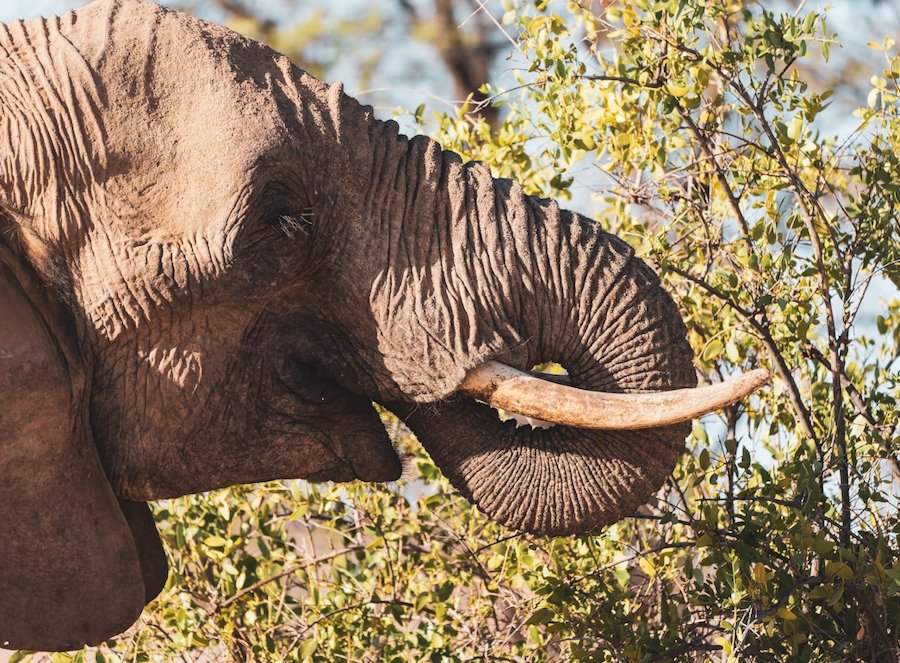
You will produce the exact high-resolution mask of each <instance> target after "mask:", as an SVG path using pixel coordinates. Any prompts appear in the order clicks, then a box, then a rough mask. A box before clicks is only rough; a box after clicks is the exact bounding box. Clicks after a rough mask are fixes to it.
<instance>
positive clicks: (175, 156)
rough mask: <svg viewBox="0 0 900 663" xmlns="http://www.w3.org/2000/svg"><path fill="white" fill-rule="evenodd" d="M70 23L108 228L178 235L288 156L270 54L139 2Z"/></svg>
mask: <svg viewBox="0 0 900 663" xmlns="http://www.w3.org/2000/svg"><path fill="white" fill-rule="evenodd" d="M79 17H80V18H79V20H78V21H77V22H76V23H75V24H74V25H73V27H72V39H73V43H75V44H76V46H77V48H78V49H79V50H80V51H81V52H82V53H84V54H85V57H86V58H87V59H88V61H90V62H93V63H94V68H95V71H96V79H97V81H98V85H99V87H100V88H101V98H102V99H103V109H102V110H101V113H100V115H101V116H102V119H103V123H104V129H105V132H106V146H107V149H108V151H109V167H108V169H107V172H106V176H105V178H103V180H102V181H101V182H99V184H100V185H101V188H102V189H103V190H104V191H105V192H106V193H107V194H110V195H111V197H112V198H114V199H115V200H116V201H118V202H119V204H120V205H123V206H124V207H125V209H120V210H117V214H116V216H117V217H119V218H120V221H123V220H127V219H128V218H129V217H131V223H132V224H133V225H138V226H141V225H143V226H144V228H134V229H133V230H134V231H136V232H139V231H141V230H146V229H149V228H154V229H156V230H160V231H162V232H165V231H166V230H172V231H177V234H183V233H184V232H190V231H196V230H198V227H197V226H202V225H205V224H206V223H207V222H208V221H209V220H210V219H213V218H215V219H219V218H220V217H221V215H222V213H223V210H224V211H227V210H229V209H230V208H231V207H233V205H234V203H235V201H234V197H235V196H237V195H239V194H240V192H241V191H242V190H243V189H244V188H245V187H246V185H247V182H248V180H249V178H250V177H251V175H252V174H253V173H255V172H258V171H259V170H260V165H261V164H264V163H265V162H266V161H268V160H272V159H277V158H278V155H279V154H282V153H283V152H284V151H285V150H286V149H288V147H289V145H288V144H289V142H290V135H291V134H290V132H289V131H288V129H287V123H286V122H285V110H286V109H283V108H281V107H280V104H279V95H278V94H277V81H278V80H280V79H281V78H283V76H284V72H285V71H286V69H287V68H288V67H289V65H287V64H286V63H285V62H283V58H281V57H280V56H277V55H276V54H275V53H274V52H272V51H270V50H269V49H267V48H266V47H264V46H262V45H261V44H258V43H256V42H253V41H252V40H249V39H246V38H244V37H241V36H240V35H238V34H236V33H234V32H232V31H230V30H227V29H225V28H222V27H219V26H215V25H211V24H208V23H205V22H203V21H200V20H198V19H195V18H193V17H190V16H187V15H185V14H181V13H177V12H173V11H170V10H167V9H164V8H162V7H159V6H157V5H155V4H153V3H150V2H144V1H143V0H112V1H111V0H104V1H102V2H98V3H94V4H92V5H89V6H88V7H86V8H84V9H83V10H81V12H80V13H79ZM100 26H102V29H97V28H98V27H100ZM129 206H131V207H132V208H133V209H132V210H131V211H132V212H133V213H132V214H129V213H128V211H129V210H128V209H127V208H128V207H129ZM151 210H152V212H151ZM122 217H124V219H123V218H122Z"/></svg>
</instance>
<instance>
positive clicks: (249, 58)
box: [0, 0, 765, 650]
mask: <svg viewBox="0 0 900 663" xmlns="http://www.w3.org/2000/svg"><path fill="white" fill-rule="evenodd" d="M545 362H558V363H560V364H561V365H563V366H564V367H565V368H566V369H567V371H568V378H567V384H562V383H560V381H559V380H557V381H553V380H550V379H548V378H546V376H542V375H540V374H535V373H533V372H532V369H533V368H534V367H535V366H537V365H540V364H542V363H545ZM764 379H765V375H764V374H762V373H758V372H754V373H748V374H747V375H744V376H742V377H738V378H736V379H735V380H734V381H726V382H724V383H718V384H716V385H712V386H705V387H697V377H696V372H695V369H694V367H693V353H692V351H691V348H690V346H689V345H688V343H687V341H686V328H685V326H684V324H683V322H682V319H681V317H680V315H679V313H678V310H677V308H676V306H675V304H674V302H673V299H672V298H671V296H670V295H669V294H668V293H667V292H666V291H665V290H664V289H663V288H662V286H661V284H660V279H659V278H658V276H657V275H656V274H655V273H654V272H653V270H652V269H651V268H650V267H649V266H648V265H647V264H646V263H645V262H643V261H642V260H641V259H639V258H638V257H637V256H636V255H635V252H634V250H633V249H632V248H631V247H630V246H629V245H628V244H627V243H625V242H624V241H622V240H620V239H619V238H617V237H615V236H613V235H611V234H609V233H606V232H604V231H603V230H601V229H600V227H599V225H598V224H597V223H596V222H594V221H592V220H589V219H587V218H585V217H582V216H580V215H578V214H575V213H572V212H569V211H566V210H564V209H561V208H560V207H559V206H558V205H557V204H556V203H555V202H553V201H548V200H545V199H541V198H537V197H531V196H528V195H525V193H524V192H523V190H522V188H521V187H520V186H519V185H518V184H517V183H515V182H512V181H509V180H505V179H494V178H492V176H491V174H490V171H489V170H488V168H487V167H486V166H485V165H483V164H481V163H477V162H470V163H465V162H464V161H463V160H462V159H461V158H460V157H459V156H458V155H456V154H453V153H451V152H446V151H443V150H442V149H441V147H440V146H439V145H438V144H437V143H435V142H434V141H433V140H430V139H428V138H425V137H422V136H416V137H413V138H407V137H406V136H404V135H401V134H400V133H399V128H398V125H397V124H396V123H395V122H393V121H381V120H379V119H376V118H375V117H374V115H373V110H372V108H371V107H368V106H364V105H360V104H359V103H358V102H356V101H355V100H354V99H352V98H351V97H350V96H348V95H346V94H345V93H344V92H343V89H342V87H341V85H340V84H325V83H323V82H320V81H319V80H316V79H315V78H313V77H311V76H310V75H308V74H307V73H305V72H303V71H301V70H300V69H298V68H297V67H295V66H294V65H293V64H291V63H290V62H289V61H288V59H287V58H285V57H283V56H281V55H279V54H277V53H275V52H274V51H272V50H270V49H269V48H267V47H266V46H264V45H262V44H259V43H257V42H255V41H252V40H250V39H247V38H244V37H242V36H240V35H238V34H236V33H234V32H231V31H230V30H228V29H226V28H224V27H221V26H217V25H214V24H210V23H207V22H204V21H202V20H199V19H197V18H194V17H191V16H188V15H186V14H183V13H179V12H176V11H173V10H170V9H167V8H163V7H161V6H159V5H157V4H155V3H153V2H150V1H149V0H97V1H96V2H93V3H91V4H88V5H86V6H84V7H83V8H81V9H79V10H77V11H74V12H70V13H68V14H66V15H64V16H61V17H54V18H48V19H35V20H30V21H22V22H15V23H11V24H8V25H2V26H0V394H2V409H0V522H2V523H3V525H4V532H3V533H4V536H3V540H2V542H0V646H5V647H12V648H27V649H36V650H67V649H73V648H78V647H81V646H83V645H85V644H88V645H93V644H97V643H99V642H101V641H103V640H105V639H106V638H109V637H110V636H112V635H114V634H117V633H120V632H122V631H124V630H126V629H127V628H128V627H129V626H130V625H131V624H132V623H133V622H134V621H135V620H136V619H137V618H138V616H139V615H140V613H141V611H142V609H143V607H144V606H145V605H146V604H147V603H148V602H149V601H151V600H152V599H153V598H154V597H155V596H156V595H157V594H158V593H159V592H160V591H161V589H162V587H163V586H164V584H165V582H166V576H167V567H166V558H165V554H164V552H163V550H162V547H161V544H160V540H159V537H158V535H157V532H156V529H155V526H154V523H153V518H152V515H151V513H150V510H149V507H148V506H147V502H148V501H152V500H157V499H163V498H170V497H175V496H181V495H186V494H190V493H196V492H200V491H206V490H211V489H215V488H221V487H226V486H230V485H234V484H240V483H252V482H259V481H266V480H273V479H291V478H302V479H307V480H310V481H337V482H343V481H352V480H362V481H368V482H387V481H392V480H395V479H397V478H398V477H399V476H400V474H401V461H400V459H399V457H398V454H397V452H396V451H395V450H394V448H393V446H392V443H391V441H390V439H389V437H388V435H387V433H386V432H385V428H384V426H383V425H382V423H381V420H380V418H379V415H378V413H377V411H376V409H375V408H374V406H373V402H374V403H380V404H383V405H384V406H385V407H387V408H388V409H390V410H391V411H393V412H394V413H396V414H397V415H398V416H399V417H401V418H402V419H403V420H404V421H405V422H406V424H407V425H408V426H409V427H410V429H411V430H412V431H413V432H414V433H415V434H416V435H417V437H418V439H419V440H420V441H421V442H422V444H423V445H424V447H425V449H426V450H427V451H428V452H429V453H430V454H431V456H432V457H433V458H434V460H435V462H436V463H437V465H438V466H439V467H440V468H441V470H442V471H443V472H444V473H445V475H446V476H447V477H448V478H449V480H450V481H451V482H452V484H453V485H454V486H455V487H456V489H457V490H459V492H460V493H461V494H463V495H464V496H465V497H467V498H468V499H469V500H471V501H472V502H473V503H474V504H476V505H477V506H478V507H479V508H480V509H481V510H482V511H483V512H484V513H486V514H487V515H488V516H490V517H491V518H493V519H495V520H496V521H498V522H500V523H503V524H504V525H506V526H508V527H510V528H513V529H516V530H521V531H527V532H532V533H534V534H539V535H571V534H578V533H583V532H592V531H597V530H598V528H601V527H603V526H605V525H608V524H610V523H613V522H616V521H617V520H619V519H621V518H623V517H625V516H628V515H629V514H631V513H633V512H634V510H635V509H636V508H637V507H638V506H639V505H641V504H643V503H644V502H646V501H647V500H648V499H649V498H650V496H651V495H652V494H653V493H654V492H655V491H657V490H658V489H659V488H660V486H661V485H662V483H663V481H664V479H665V477H666V476H667V475H668V474H669V473H670V472H671V470H672V468H673V467H674V464H675V462H676V460H677V458H678V456H679V455H680V454H681V452H682V451H683V449H684V445H685V438H686V435H687V433H688V431H689V428H690V423H689V421H690V419H691V418H692V417H696V416H699V415H700V414H703V413H704V412H709V411H712V410H715V409H717V408H720V407H722V406H723V405H727V404H729V403H734V402H736V401H737V400H738V399H740V398H742V397H744V396H746V395H747V394H748V393H750V392H751V391H752V390H753V389H754V388H756V387H757V386H758V385H759V384H760V383H761V382H762V381H763V380H764ZM563 382H565V381H563ZM494 408H503V409H506V410H509V411H511V412H518V413H521V414H523V415H527V416H531V417H537V418H539V419H543V420H545V421H548V422H550V423H555V424H556V425H554V426H552V427H549V428H546V427H531V426H527V425H526V426H517V425H516V423H515V422H512V421H501V419H500V418H499V417H498V416H497V413H496V411H495V409H494Z"/></svg>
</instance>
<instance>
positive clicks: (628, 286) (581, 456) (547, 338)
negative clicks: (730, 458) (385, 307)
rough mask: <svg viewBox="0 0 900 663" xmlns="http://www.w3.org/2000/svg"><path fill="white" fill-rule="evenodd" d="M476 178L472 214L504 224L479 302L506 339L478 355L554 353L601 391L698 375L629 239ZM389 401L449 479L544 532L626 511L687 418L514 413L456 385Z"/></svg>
mask: <svg viewBox="0 0 900 663" xmlns="http://www.w3.org/2000/svg"><path fill="white" fill-rule="evenodd" d="M474 179H475V185H476V186H478V187H480V189H481V195H479V196H473V197H471V198H470V200H476V201H478V202H477V203H476V204H475V208H474V209H469V219H470V222H471V220H473V219H477V221H478V223H479V224H484V223H490V224H496V226H497V227H498V228H499V230H498V231H496V232H493V233H490V236H493V237H496V238H498V240H497V241H498V243H497V245H495V246H486V247H482V250H483V251H487V252H489V253H490V254H491V255H494V256H496V259H495V260H496V262H497V263H498V267H497V268H496V269H495V270H494V273H495V280H494V281H493V282H492V283H489V284H488V285H487V287H484V286H483V284H482V285H481V286H479V287H478V288H476V289H477V290H478V291H479V292H481V293H482V294H484V295H485V297H486V303H484V304H482V305H481V310H482V315H487V316H488V317H489V318H490V319H493V320H498V319H499V320H501V321H502V322H500V323H497V324H496V325H495V328H497V329H500V330H503V332H504V333H503V337H504V341H505V342H504V344H503V348H502V350H500V351H495V352H493V353H492V354H491V355H490V356H489V357H478V360H479V361H481V360H483V359H485V358H487V359H496V360H499V361H503V362H504V363H507V364H509V365H511V366H514V367H515V368H517V369H519V370H523V371H527V370H529V369H531V368H532V367H533V366H535V365H537V364H542V363H545V362H551V361H552V362H558V363H559V364H561V365H562V366H564V367H565V368H566V369H567V370H568V372H569V376H570V379H571V383H572V384H573V385H574V386H576V387H580V388H583V389H588V390H592V391H601V392H612V393H617V392H619V393H638V392H658V391H667V390H672V389H681V388H686V387H693V386H695V385H696V376H695V373H694V369H693V366H692V358H693V354H692V351H691V348H690V346H689V345H688V343H687V341H686V339H685V335H686V329H685V327H684V325H683V323H682V321H681V317H680V316H679V314H678V311H677V309H676V307H675V304H674V302H673V301H672V299H671V297H670V296H669V295H668V294H667V293H666V292H665V291H664V290H663V289H662V287H661V286H660V283H659V279H658V277H657V276H656V275H655V274H654V273H653V271H652V270H651V269H650V268H649V267H648V266H647V265H646V264H645V263H644V262H643V261H641V260H640V259H639V258H637V257H635V256H634V252H633V250H632V249H631V248H630V247H629V246H628V245H627V244H625V243H624V242H622V241H621V240H619V239H618V238H616V237H614V236H612V235H610V234H608V233H605V232H603V231H602V230H600V229H599V226H598V225H597V224H596V223H593V222H591V221H589V220H587V219H585V218H583V217H580V216H578V215H576V214H572V213H569V212H566V211H563V210H560V209H559V208H558V207H557V206H556V204H555V203H552V202H547V201H543V200H540V199H536V198H529V197H526V196H524V195H523V194H522V192H521V189H520V188H519V187H518V185H515V184H513V183H510V182H508V181H502V180H501V181H490V180H485V179H484V173H483V172H480V171H478V170H476V171H475V173H474ZM479 180H480V181H479ZM485 186H490V187H491V188H490V192H489V193H490V194H491V195H488V194H486V193H485V190H484V187H485ZM487 302H490V303H487ZM476 356H477V355H476ZM469 359H470V361H475V357H470V358H469ZM470 368H471V367H470ZM396 407H397V409H398V410H400V412H401V415H402V416H403V418H404V419H405V420H406V422H407V424H408V425H409V426H410V428H411V429H412V430H413V431H414V432H415V433H416V435H417V436H418V437H419V439H420V440H421V442H422V444H423V445H424V446H425V448H426V449H427V450H428V452H429V453H430V454H431V456H432V457H433V458H434V460H435V462H436V463H437V464H438V466H439V467H440V468H441V469H442V471H443V472H444V473H445V474H446V475H447V476H448V478H449V479H450V481H451V482H452V483H453V485H454V486H456V488H457V489H459V490H460V492H462V493H463V494H464V495H465V496H466V497H468V498H469V499H470V500H472V501H473V502H474V503H475V504H476V505H478V507H479V508H480V509H481V510H483V511H484V512H485V513H486V514H487V515H489V516H490V517H491V518H493V519H495V520H497V521H499V522H502V523H504V524H505V525H507V526H509V527H511V528H513V529H519V530H526V531H529V532H533V533H540V534H552V535H562V534H575V533H581V532H586V531H590V530H593V529H596V528H598V527H602V526H604V525H608V524H610V523H613V522H615V521H617V520H619V519H621V518H623V517H625V516H628V515H629V514H631V513H633V512H634V511H635V509H636V508H637V507H638V506H639V505H640V504H643V503H644V502H646V501H647V500H648V499H649V498H650V496H651V495H652V494H653V493H654V492H656V491H657V490H658V489H659V487H660V486H661V485H662V483H663V481H664V479H665V477H666V476H667V475H668V474H669V473H670V472H671V471H672V469H673V467H674V465H675V462H676V460H677V458H678V456H679V455H680V453H681V452H682V450H683V448H684V440H685V437H686V435H687V433H688V431H689V430H690V424H689V423H677V424H673V425H669V426H664V427H655V428H648V429H644V430H627V431H625V430H622V431H615V430H582V429H578V428H571V427H567V426H554V427H552V428H548V429H541V428H532V427H530V426H527V425H526V426H520V427H516V424H515V423H514V422H512V421H506V422H504V421H501V420H500V418H499V417H498V414H497V412H496V411H495V410H493V409H492V408H490V407H488V406H487V405H484V404H482V403H479V402H476V401H474V400H472V399H470V398H468V397H465V396H462V395H456V396H453V397H451V398H449V399H446V400H444V401H441V402H439V403H437V404H435V405H433V406H427V407H415V408H413V407H404V406H402V405H398V406H396Z"/></svg>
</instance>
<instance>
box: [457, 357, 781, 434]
mask: <svg viewBox="0 0 900 663" xmlns="http://www.w3.org/2000/svg"><path fill="white" fill-rule="evenodd" d="M768 381H769V372H768V371H767V370H765V369H757V370H754V371H750V372H749V373H747V374H745V375H740V376H737V377H734V378H731V379H729V380H726V381H724V382H721V383H718V384H712V385H708V386H705V387H694V388H690V389H673V390H671V391H659V392H650V393H637V394H636V393H630V394H621V393H604V392H597V391H588V390H586V389H578V388H577V387H571V386H568V385H564V384H558V383H556V382H551V381H548V380H543V379H541V378H539V377H536V376H534V375H530V374H528V373H523V372H522V371H519V370H517V369H515V368H512V367H511V366H507V365H506V364H502V363H500V362H496V361H487V362H485V363H483V364H481V365H480V366H478V367H477V368H475V369H474V370H472V371H470V372H469V373H468V374H467V375H466V378H465V380H463V383H462V385H461V386H460V391H462V392H463V393H465V394H467V395H469V396H472V397H473V398H476V399H478V400H480V401H482V402H484V403H487V404H488V405H490V406H491V407H495V408H498V409H502V410H505V411H507V412H510V413H513V414H517V415H520V416H522V417H528V418H530V419H538V420H540V421H544V422H548V423H552V424H560V425H564V426H573V427H575V428H588V429H596V430H640V429H642V428H657V427H660V426H669V425H672V424H677V423H681V422H684V421H690V420H691V419H695V418H697V417H700V416H703V415H704V414H709V413H710V412H714V411H716V410H719V409H721V408H723V407H727V406H729V405H733V404H735V403H737V402H738V401H740V400H742V399H743V398H746V397H747V396H749V395H750V394H752V393H753V392H754V391H756V390H757V389H759V388H760V387H761V386H762V385H763V384H765V383H766V382H768Z"/></svg>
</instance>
